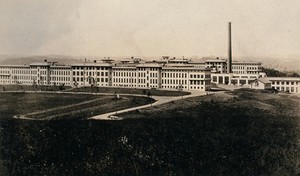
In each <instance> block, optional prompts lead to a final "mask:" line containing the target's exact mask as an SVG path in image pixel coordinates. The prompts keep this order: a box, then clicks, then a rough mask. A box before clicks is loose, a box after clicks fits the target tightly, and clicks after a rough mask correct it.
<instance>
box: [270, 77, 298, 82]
mask: <svg viewBox="0 0 300 176" xmlns="http://www.w3.org/2000/svg"><path fill="white" fill-rule="evenodd" d="M266 79H268V80H270V81H299V82H300V77H266Z"/></svg>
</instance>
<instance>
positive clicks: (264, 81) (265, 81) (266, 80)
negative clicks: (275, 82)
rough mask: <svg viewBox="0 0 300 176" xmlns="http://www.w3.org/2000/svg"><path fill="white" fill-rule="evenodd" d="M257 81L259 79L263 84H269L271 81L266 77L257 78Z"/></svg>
mask: <svg viewBox="0 0 300 176" xmlns="http://www.w3.org/2000/svg"><path fill="white" fill-rule="evenodd" d="M257 81H259V82H261V83H264V84H271V83H272V82H271V81H269V80H268V79H266V78H258V79H257Z"/></svg>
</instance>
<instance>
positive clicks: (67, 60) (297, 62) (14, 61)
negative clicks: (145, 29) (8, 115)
mask: <svg viewBox="0 0 300 176" xmlns="http://www.w3.org/2000/svg"><path fill="white" fill-rule="evenodd" d="M130 57H131V56H124V57H110V58H111V59H114V60H121V59H124V58H130ZM134 57H137V58H142V59H144V60H155V59H160V58H161V56H149V57H143V56H134ZM172 57H173V56H170V58H172ZM85 58H87V60H89V61H93V60H101V59H104V58H107V57H102V56H63V55H47V56H8V55H0V64H1V65H20V64H21V65H23V64H30V63H32V62H42V61H44V60H45V59H47V60H48V61H56V62H58V63H61V64H66V65H67V64H71V63H77V62H83V61H84V59H85ZM176 58H183V56H180V57H176ZM184 58H186V59H192V60H193V61H200V62H201V61H205V60H207V59H216V58H217V56H213V55H211V56H197V55H194V56H191V57H190V56H188V57H184ZM219 58H220V59H227V57H222V56H221V57H219ZM233 61H258V62H261V63H262V65H263V67H265V68H274V69H276V70H278V71H295V72H297V73H300V59H298V57H289V58H274V57H261V58H253V57H237V58H235V57H233Z"/></svg>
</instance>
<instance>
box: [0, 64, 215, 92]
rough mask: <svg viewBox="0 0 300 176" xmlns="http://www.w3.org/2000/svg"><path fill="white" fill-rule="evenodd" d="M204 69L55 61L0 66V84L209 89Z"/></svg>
mask: <svg viewBox="0 0 300 176" xmlns="http://www.w3.org/2000/svg"><path fill="white" fill-rule="evenodd" d="M210 74H211V72H210V69H208V68H199V67H194V66H193V65H190V64H189V65H182V64H176V63H172V64H160V63H141V62H120V63H117V62H107V61H105V62H100V63H99V62H96V61H94V62H84V63H81V64H78V63H77V64H72V65H69V66H63V65H58V64H57V63H56V62H47V61H46V60H45V62H41V63H32V64H29V65H22V66H20V65H2V66H0V84H2V85H14V84H18V85H34V84H36V85H66V86H72V87H81V86H105V87H134V88H157V89H176V90H179V89H180V90H202V91H205V90H209V89H210V82H211V80H210V78H211V75H210Z"/></svg>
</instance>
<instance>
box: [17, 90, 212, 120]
mask: <svg viewBox="0 0 300 176" xmlns="http://www.w3.org/2000/svg"><path fill="white" fill-rule="evenodd" d="M28 92H30V91H28ZM189 92H191V94H190V95H184V96H152V98H153V99H154V100H156V102H154V103H152V104H147V105H142V106H138V107H132V108H128V109H123V110H119V111H114V112H110V113H106V114H100V115H96V116H92V117H89V118H88V119H94V120H112V119H111V118H110V117H109V116H112V115H114V116H117V114H121V113H125V112H130V111H134V110H138V109H143V108H148V107H152V106H157V105H161V104H165V103H169V102H172V101H176V100H180V99H185V98H189V97H196V96H204V95H207V93H206V92H203V91H189ZM41 93H54V92H41ZM55 93H57V94H60V93H61V94H95V95H115V94H114V93H85V92H55ZM120 95H121V96H141V97H144V96H145V95H140V94H120ZM90 101H95V100H89V101H87V102H90ZM87 102H81V103H79V104H84V103H87ZM69 106H73V105H69ZM63 108H65V107H61V109H63ZM55 109H57V108H53V109H48V110H42V111H38V112H32V113H29V115H34V114H39V113H44V112H47V111H51V110H55ZM59 109H60V108H59ZM26 115H27V114H26ZM26 115H16V116H13V118H16V119H24V120H50V119H48V118H46V119H36V118H29V117H26ZM116 120H118V119H116Z"/></svg>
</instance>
